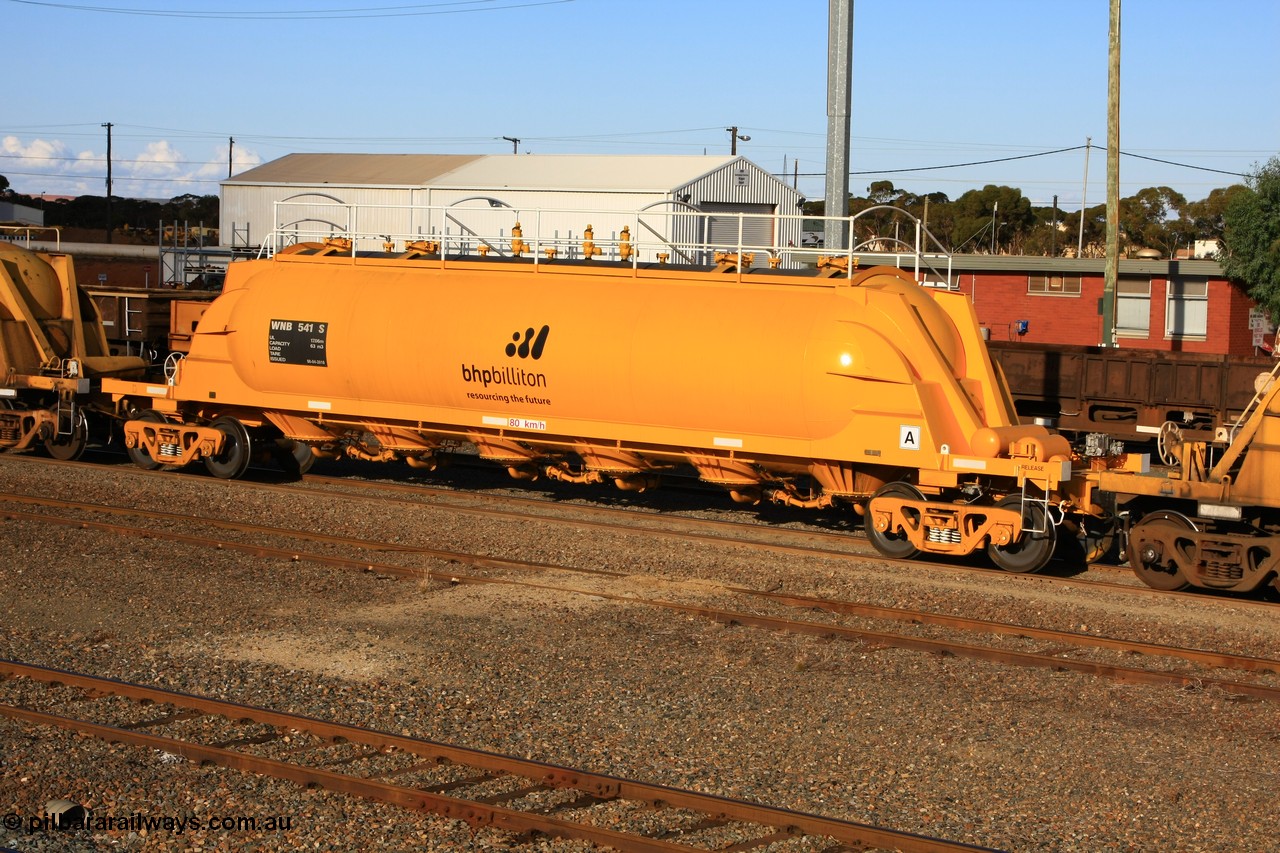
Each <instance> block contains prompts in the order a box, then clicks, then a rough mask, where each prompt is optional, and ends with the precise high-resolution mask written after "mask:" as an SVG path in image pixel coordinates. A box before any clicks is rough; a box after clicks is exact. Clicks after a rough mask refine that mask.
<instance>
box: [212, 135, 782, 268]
mask: <svg viewBox="0 0 1280 853" xmlns="http://www.w3.org/2000/svg"><path fill="white" fill-rule="evenodd" d="M284 201H289V202H290V203H289V205H288V206H287V207H286V206H281V207H278V208H277V206H276V202H284ZM801 203H803V199H802V198H801V196H800V194H799V193H798V192H797V191H796V190H794V189H792V188H791V187H789V186H787V185H786V184H785V183H783V182H782V181H780V180H778V179H777V178H774V177H773V176H772V175H770V174H769V173H768V172H766V171H764V170H763V169H761V168H760V167H759V166H757V165H755V164H754V163H752V162H751V161H749V160H747V159H746V158H744V157H733V156H708V155H703V156H682V155H619V156H607V155H571V154H554V155H544V154H518V155H517V154H497V155H447V154H434V155H432V154H421V155H417V154H291V155H288V156H285V157H282V158H281V159H279V160H275V161H273V162H271V163H266V164H264V165H262V166H259V167H257V168H255V169H251V170H249V171H247V172H244V173H242V174H240V175H238V176H236V177H234V178H232V179H229V180H226V181H223V182H222V196H221V206H222V210H221V222H222V230H221V236H222V240H223V241H224V243H225V244H227V245H235V246H255V245H258V244H260V243H262V242H263V241H264V240H265V239H266V237H267V235H268V234H269V233H270V232H271V231H273V230H275V229H277V228H280V227H282V226H284V227H288V226H290V225H294V224H297V223H302V222H306V223H309V224H310V226H311V229H312V230H316V229H319V230H324V229H325V228H326V227H328V228H330V230H331V231H332V233H334V234H341V233H343V232H345V231H352V232H360V233H365V234H370V233H382V234H400V235H405V234H413V235H421V236H423V237H430V236H433V235H437V234H440V233H443V232H448V231H451V230H452V231H453V232H454V233H456V232H457V230H458V229H462V230H465V229H467V228H471V227H477V226H475V225H474V222H475V220H476V217H484V218H487V219H488V220H491V221H492V222H491V223H489V224H487V225H486V227H493V228H496V229H498V230H500V231H503V232H509V230H510V228H511V227H512V226H513V225H514V224H515V223H516V222H517V221H521V220H524V221H521V226H522V228H523V230H524V231H525V233H526V234H529V233H530V229H531V228H533V227H536V228H537V229H538V233H539V234H541V235H545V236H551V235H555V236H557V237H562V238H565V239H578V238H579V237H580V236H581V234H582V232H583V230H584V229H585V228H586V226H587V225H591V226H593V228H594V230H595V233H596V235H597V239H599V238H607V237H610V236H613V235H616V234H617V233H618V232H619V231H620V230H621V229H622V227H623V226H629V227H631V228H632V229H633V230H636V231H642V232H645V233H646V234H649V235H650V236H656V235H657V234H658V233H661V234H662V235H666V236H675V235H673V233H672V231H673V229H674V230H676V231H678V230H679V229H681V228H682V227H686V228H691V227H694V226H693V225H692V224H691V223H692V220H687V219H686V220H679V219H676V218H673V217H672V216H671V214H673V213H675V212H678V211H684V210H689V209H690V208H691V207H692V208H698V209H700V210H704V211H714V212H715V213H716V217H715V218H714V219H712V220H711V223H710V226H706V225H702V226H699V227H702V228H704V229H707V230H709V231H710V232H711V233H710V234H709V235H705V234H704V235H702V242H708V241H709V242H711V243H714V244H716V245H734V244H736V243H737V242H738V241H739V238H740V236H741V235H745V236H747V237H749V238H752V239H751V240H749V241H748V242H752V241H764V240H765V238H766V237H767V239H768V241H769V244H771V245H778V246H786V245H799V243H800V227H799V226H800V220H799V219H786V220H781V221H780V224H778V225H774V224H772V223H770V224H768V225H765V221H764V220H762V219H751V218H743V217H739V216H737V215H736V214H737V213H748V214H786V215H790V216H794V215H796V214H798V213H799V212H800V210H799V206H800V204H801ZM335 205H351V206H353V210H351V211H350V212H348V211H343V210H341V209H338V208H336V207H335ZM357 206H358V207H359V208H361V209H360V210H359V211H356V210H354V208H355V207H357ZM415 206H419V207H426V208H430V210H421V209H419V210H414V209H412V208H413V207H415ZM569 211H572V213H569ZM637 211H647V212H646V213H645V214H644V215H643V216H642V217H641V219H639V220H637V218H636V213H637ZM277 217H278V218H279V219H280V220H281V221H280V222H277V221H275V220H276V218H277ZM461 220H465V222H463V221H461ZM535 220H536V221H535ZM744 223H745V224H744ZM792 230H794V232H795V233H794V234H792V233H790V232H791V231H792ZM764 231H768V232H770V233H768V234H767V235H766V234H765V233H763V232H764ZM489 233H496V231H491V232H489ZM637 236H638V235H637ZM679 236H680V237H681V240H682V241H683V242H692V240H691V237H692V236H694V235H688V234H684V235H679ZM760 244H763V242H761V243H760Z"/></svg>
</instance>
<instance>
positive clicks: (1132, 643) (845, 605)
mask: <svg viewBox="0 0 1280 853" xmlns="http://www.w3.org/2000/svg"><path fill="white" fill-rule="evenodd" d="M0 501H12V502H19V503H29V504H35V505H39V506H48V507H63V508H71V509H80V510H85V511H93V512H106V513H108V514H113V515H130V516H136V517H143V518H161V519H167V520H183V521H191V520H192V518H191V517H190V516H182V515H180V514H177V513H170V512H160V511H156V510H142V509H131V508H127V507H111V506H104V505H100V504H89V503H83V502H79V501H64V500H62V499H60V498H40V497H27V496H13V495H8V494H5V493H0ZM36 517H38V518H44V519H47V518H50V517H49V516H36ZM197 520H198V521H199V523H200V524H207V525H209V526H213V527H220V528H223V529H231V530H237V531H246V532H255V533H262V534H266V535H272V536H280V537H285V538H289V537H293V538H297V537H305V538H307V539H318V540H321V541H325V542H330V543H337V544H346V545H352V546H354V547H359V548H364V549H366V550H371V551H399V552H406V553H415V554H423V555H426V556H430V557H434V558H436V559H440V560H446V561H449V562H457V563H461V564H464V565H477V566H483V567H484V568H509V569H517V570H521V571H529V570H534V571H564V572H572V573H577V574H587V575H593V576H598V577H613V578H624V577H627V576H628V573H626V572H616V571H609V570H607V569H589V568H581V567H576V566H563V565H553V564H548V563H535V562H527V561H523V560H510V559H506V558H498V557H478V556H477V555H474V554H467V553H463V552H457V551H445V550H441V549H437V548H423V547H418V546H413V545H402V544H399V543H384V542H369V541H368V540H361V539H356V538H354V537H342V536H326V535H320V534H314V533H312V532H310V531H299V530H290V529H286V528H279V527H268V526H265V525H260V524H244V523H241V522H232V521H225V520H222V519H204V518H201V519H197ZM72 523H74V522H72ZM113 529H114V528H113ZM120 532H125V528H120ZM149 533H150V531H148V533H147V534H139V535H149ZM164 535H169V534H164ZM216 547H222V548H226V547H227V544H226V543H221V544H220V545H218V546H216ZM294 558H298V555H294ZM306 559H309V560H310V559H314V555H310V556H308V557H306ZM451 579H453V576H451ZM724 589H725V590H726V591H728V592H732V593H735V594H738V595H743V596H753V597H756V598H762V599H767V600H770V601H774V602H778V603H780V604H783V605H786V606H788V607H796V608H803V609H806V610H815V609H816V610H825V611H828V612H832V613H840V614H843V615H849V616H861V617H864V618H869V619H883V620H891V621H897V622H909V623H918V624H924V625H935V626H938V627H944V628H951V629H955V630H962V631H978V632H985V633H991V634H1001V635H1005V636H1014V637H1022V638H1026V639H1033V640H1041V641H1045V642H1055V643H1064V644H1067V645H1071V646H1075V647H1080V648H1093V649H1105V650H1108V651H1117V652H1125V653H1130V654H1142V655H1150V656H1154V657H1168V658H1177V659H1179V660H1183V661H1186V662H1188V663H1195V664H1200V665H1202V666H1208V667H1216V668H1220V669H1238V670H1244V671H1250V672H1274V673H1280V660H1276V659H1274V658H1262V657H1255V656H1249V655H1237V654H1229V653H1224V652H1213V651H1208V650H1204V649H1193V648H1188V647H1183V646H1169V645H1164V644H1160V643H1148V642H1143V641H1136V640H1124V639H1120V638H1115V637H1104V636H1099V635H1096V634H1082V633H1080V632H1077V631H1062V630H1057V629H1052V628H1035V627H1031V626H1026V625H1014V624H1009V623H1004V622H995V621H992V620H987V619H974V618H971V617H967V616H951V615H947V614H942V613H931V612H928V611H923V610H912V609H907V608H900V607H885V606H881V605H874V604H862V603H859V602H853V601H842V600H838V599H825V598H818V597H815V596H807V595H799V594H795V593H780V592H770V591H764V590H758V589H752V588H750V587H741V586H725V587H724Z"/></svg>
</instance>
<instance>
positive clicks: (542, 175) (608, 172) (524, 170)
mask: <svg viewBox="0 0 1280 853" xmlns="http://www.w3.org/2000/svg"><path fill="white" fill-rule="evenodd" d="M739 159H741V158H739V157H730V156H712V155H688V156H685V155H672V154H662V155H643V154H636V155H625V154H624V155H604V154H602V155H592V154H494V155H490V156H486V157H479V158H477V159H475V160H472V161H471V162H469V163H466V164H463V165H461V166H459V167H458V168H457V169H455V170H454V171H452V172H450V173H449V174H447V175H442V176H440V178H439V179H438V180H435V181H432V183H433V184H434V185H436V186H456V187H510V188H512V189H534V190H551V189H563V190H641V191H644V190H648V191H658V192H662V191H666V190H671V189H674V188H676V187H679V186H683V185H685V184H687V183H689V182H690V181H695V180H697V179H698V178H701V177H703V176H704V175H707V174H709V173H711V172H714V171H715V170H716V169H720V168H722V167H724V166H725V165H726V164H728V163H732V162H733V161H734V160H739Z"/></svg>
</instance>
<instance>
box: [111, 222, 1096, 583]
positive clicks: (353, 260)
mask: <svg viewBox="0 0 1280 853" xmlns="http://www.w3.org/2000/svg"><path fill="white" fill-rule="evenodd" d="M491 209H496V208H491ZM440 212H441V211H436V213H440ZM443 212H444V213H446V214H447V217H445V219H446V220H447V223H454V224H457V223H462V224H465V223H463V219H464V218H465V217H467V216H472V215H474V211H472V212H470V213H466V212H464V211H461V210H459V209H457V208H450V209H448V210H446V211H443ZM307 213H308V215H309V216H313V217H316V219H317V221H323V222H336V221H338V220H339V219H340V218H341V216H342V215H346V214H347V213H350V211H346V210H345V209H342V210H339V211H337V212H336V213H334V214H333V215H328V214H326V215H323V216H319V215H317V214H316V213H315V212H314V211H310V210H308V211H307ZM427 213H430V211H427ZM562 213H563V212H562V211H559V212H551V213H547V212H541V213H538V214H537V215H536V216H535V215H533V214H531V213H530V212H525V213H524V214H522V217H523V216H533V218H534V219H540V218H543V217H544V216H545V217H547V218H548V220H549V221H552V222H553V227H552V229H551V233H552V237H550V238H546V237H540V236H538V235H537V233H536V232H534V231H533V229H524V228H522V229H521V230H520V231H519V232H518V233H517V230H516V228H515V227H512V228H511V229H510V230H509V231H507V232H505V233H501V234H496V235H495V234H493V233H492V232H489V233H488V234H487V235H484V236H482V234H481V232H480V231H479V230H478V229H477V228H473V227H472V226H471V225H467V226H466V227H465V228H462V229H461V230H460V231H459V230H451V229H452V228H453V225H452V224H450V225H449V226H448V227H447V228H444V229H443V230H439V229H437V230H432V229H431V228H427V229H426V231H424V232H423V233H429V234H431V238H430V239H426V238H423V237H421V236H415V237H412V238H409V237H403V236H401V237H396V236H393V235H385V234H384V235H382V236H376V235H374V234H372V233H364V232H348V233H347V234H346V235H343V236H341V237H333V236H324V235H323V234H321V235H315V236H313V237H310V238H308V239H302V238H301V234H299V233H292V232H287V233H286V232H282V234H281V236H282V238H283V239H282V240H281V242H283V243H287V244H289V245H288V248H283V249H280V250H278V251H276V252H275V254H274V256H272V257H270V258H269V259H263V260H256V261H243V262H237V263H234V264H232V265H231V266H230V268H229V269H228V273H227V278H226V283H225V285H224V290H223V293H222V295H221V296H220V297H219V298H218V299H216V300H215V301H214V302H213V303H211V304H210V305H209V307H208V309H207V310H206V312H205V313H204V315H203V317H202V318H201V319H200V321H199V324H198V326H197V327H196V330H195V333H194V334H193V335H192V337H191V342H190V350H189V353H188V355H187V356H186V358H184V359H181V360H179V361H177V362H176V363H174V364H173V365H172V367H173V370H172V371H170V375H169V376H168V377H167V380H168V381H167V382H166V384H164V385H147V384H143V383H129V382H112V383H107V382H104V386H103V387H104V390H107V389H110V391H111V393H112V394H113V397H114V399H115V401H116V403H117V405H118V406H119V407H120V408H121V410H123V411H126V412H129V413H130V420H129V421H128V422H127V423H126V424H125V428H124V440H125V446H126V447H127V448H128V450H129V452H130V455H131V456H132V457H133V459H134V461H135V462H136V463H137V464H139V465H142V466H143V467H158V466H160V465H165V464H167V465H184V464H187V463H189V462H194V461H196V460H203V461H204V463H205V465H206V467H207V468H208V469H209V471H210V472H211V473H213V474H214V475H215V476H218V477H225V478H234V477H239V476H241V475H242V474H244V472H245V471H246V470H247V469H248V467H249V465H250V462H251V460H252V459H254V458H256V457H257V456H259V455H261V453H262V452H263V451H264V449H265V451H267V452H270V453H271V454H272V455H274V456H275V457H276V458H277V460H278V461H280V462H281V463H282V464H283V465H284V466H285V467H286V468H289V469H291V470H297V471H299V472H302V471H305V470H306V468H307V466H308V465H309V464H310V462H311V460H312V459H313V458H314V457H315V456H330V455H335V454H345V455H349V456H354V457H357V458H361V459H370V460H377V461H390V460H394V459H403V460H405V461H407V462H408V463H409V464H411V465H414V466H415V467H433V466H434V465H436V464H438V462H439V461H441V460H442V459H445V458H447V457H448V456H449V455H450V454H456V453H474V454H478V455H479V456H480V457H481V458H483V459H486V460H489V461H492V462H496V463H498V464H500V465H503V466H505V467H506V468H507V469H508V470H509V471H510V472H511V473H512V474H513V475H514V476H517V477H522V478H532V477H539V476H547V477H551V478H555V479H559V480H564V481H569V482H576V483H600V482H606V481H610V480H611V481H613V482H614V483H615V484H616V485H617V486H619V487H620V488H624V489H630V490H643V489H646V488H649V487H651V486H652V485H655V484H656V483H657V482H658V481H659V479H660V478H661V476H662V475H664V474H667V473H671V472H675V471H677V470H688V469H692V470H694V471H696V473H697V476H698V477H699V478H700V479H702V480H703V481H705V482H708V483H712V484H716V485H719V486H721V487H724V488H725V489H727V490H728V492H729V493H730V495H731V496H732V497H733V499H734V500H737V501H741V502H746V503H754V502H758V501H760V500H764V499H768V500H772V501H775V502H778V503H783V504H787V505H790V506H799V507H809V508H817V507H827V506H836V505H840V506H846V507H851V508H852V509H853V510H854V511H855V512H857V513H859V514H861V515H862V516H863V518H864V522H865V525H866V529H867V532H868V535H869V536H870V538H871V540H872V543H873V544H874V545H875V546H876V547H877V548H878V549H880V550H881V552H882V553H885V554H886V555H889V556H894V557H903V556H913V555H914V554H916V553H919V552H921V551H930V552H934V553H944V554H967V553H970V552H971V551H974V550H977V549H982V548H985V549H987V551H988V552H989V553H991V554H992V557H993V559H994V560H995V561H996V562H997V564H999V565H1001V567H1003V568H1006V569H1008V570H1010V571H1019V572H1021V571H1035V570H1036V569H1038V568H1040V567H1041V566H1043V565H1044V564H1045V563H1046V562H1047V561H1048V560H1049V558H1050V556H1051V555H1052V552H1053V542H1054V538H1053V537H1054V527H1055V525H1057V524H1059V523H1061V519H1062V517H1063V516H1062V515H1061V513H1060V512H1058V513H1051V512H1050V510H1051V509H1052V508H1053V507H1054V506H1057V505H1060V504H1062V503H1064V502H1067V501H1068V500H1069V499H1067V498H1064V497H1063V487H1064V485H1066V484H1068V483H1074V482H1075V481H1074V480H1073V475H1072V463H1071V460H1070V458H1069V455H1068V454H1069V448H1065V445H1064V443H1063V442H1061V441H1059V440H1056V439H1055V438H1054V437H1053V436H1051V435H1050V434H1049V433H1048V432H1047V431H1046V430H1044V429H1043V428H1040V427H1035V426H1019V425H1018V421H1017V417H1016V415H1015V413H1014V408H1013V404H1012V401H1011V399H1010V396H1009V394H1008V390H1007V388H1006V386H1005V383H1004V380H1003V378H1002V376H1001V374H1000V373H999V371H998V370H997V369H996V368H995V367H994V366H993V364H992V361H991V359H990V357H989V355H988V353H987V348H986V344H985V342H984V341H983V339H982V335H981V333H980V329H979V326H978V323H977V320H976V318H975V316H974V312H973V309H972V306H971V305H970V303H969V302H968V300H967V299H966V298H965V297H964V296H962V295H960V294H958V293H952V292H947V291H945V290H934V289H927V288H924V287H922V286H920V285H919V284H917V283H916V281H915V280H914V278H913V277H912V276H911V275H908V274H906V273H905V272H902V271H900V270H899V269H897V268H895V267H873V268H871V269H867V270H861V271H859V270H858V269H857V266H858V264H857V261H856V259H855V258H852V257H850V256H842V257H834V258H832V257H823V256H821V255H819V254H818V253H816V252H810V251H809V250H803V249H795V248H794V247H792V246H790V245H788V246H777V245H773V246H769V245H765V246H748V245H746V244H745V243H739V245H738V246H737V247H736V249H737V251H722V250H721V249H720V248H719V244H716V245H708V243H707V235H710V234H712V233H713V232H715V231H716V227H713V226H715V225H716V223H715V222H713V221H712V219H714V215H713V214H707V213H703V212H689V211H682V212H679V213H677V214H673V215H672V219H671V221H669V222H668V223H667V226H669V227H667V228H666V230H665V231H664V230H663V228H662V227H659V225H660V223H655V222H654V221H653V220H652V219H639V218H638V219H637V220H636V221H635V225H636V227H635V228H634V229H632V228H631V227H630V226H628V227H623V228H621V230H620V231H617V232H616V234H617V237H616V239H611V240H610V241H604V240H603V239H597V237H598V236H599V234H600V232H597V231H595V230H592V232H591V234H590V235H589V237H588V236H586V234H585V232H584V241H583V242H582V243H581V244H577V243H575V242H574V241H572V240H567V239H562V238H561V237H557V236H556V235H557V234H562V233H563V232H560V231H558V230H556V229H558V228H559V225H554V222H555V217H557V216H560V215H561V214H562ZM279 215H280V217H281V221H285V218H286V214H283V213H281V214H279ZM497 215H500V216H505V217H510V216H512V212H511V211H510V210H499V213H498V214H497ZM288 216H292V214H288ZM645 216H649V217H653V216H654V214H652V213H650V214H645ZM335 217H337V218H335ZM294 218H296V217H294ZM685 220H687V221H685ZM421 221H422V222H424V223H425V222H428V221H429V219H428V218H427V216H426V213H424V214H423V218H422V219H421ZM468 221H470V220H468ZM527 221H528V220H526V224H527ZM517 225H518V223H517ZM664 227H666V226H664ZM717 227H718V226H717ZM784 227H789V226H785V224H779V223H777V222H775V223H773V224H772V225H771V226H770V228H769V229H768V230H769V232H770V233H772V234H775V235H776V234H778V233H781V232H780V229H782V228H784ZM538 230H539V231H541V232H542V233H543V234H546V233H547V229H546V228H541V229H538ZM735 230H738V231H739V233H743V234H745V233H746V232H747V230H748V229H746V228H745V227H743V228H741V229H735ZM756 230H757V231H761V232H762V231H763V230H764V229H756ZM611 233H613V232H612V230H611ZM682 235H683V237H687V238H689V240H691V242H681V241H680V240H679V239H677V238H679V237H681V236H682ZM637 236H647V237H656V239H653V240H650V241H648V242H642V241H640V240H638V239H637ZM740 239H741V238H740ZM371 244H372V245H374V246H380V247H381V248H382V251H381V252H377V251H372V250H370V246H371ZM602 244H604V245H603V247H602ZM397 247H402V248H401V250H400V251H399V252H397V251H396V249H397ZM748 249H750V250H751V251H747V250H748ZM598 250H599V251H598ZM544 257H545V260H543V258H544ZM757 257H758V259H759V260H760V261H761V264H760V266H755V265H754V264H755V260H756V259H757ZM597 258H603V259H601V260H596V259H597ZM608 258H612V259H613V260H609V259H608ZM673 259H678V262H673V263H670V264H668V263H667V261H669V260H673ZM851 270H852V271H851Z"/></svg>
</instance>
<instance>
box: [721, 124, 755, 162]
mask: <svg viewBox="0 0 1280 853" xmlns="http://www.w3.org/2000/svg"><path fill="white" fill-rule="evenodd" d="M725 130H726V131H728V133H729V153H730V154H731V155H733V156H734V157H737V156H738V140H739V139H741V140H742V141H743V142H750V141H751V137H750V136H743V135H741V134H739V133H738V128H737V127H736V126H734V127H726V128H725Z"/></svg>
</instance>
